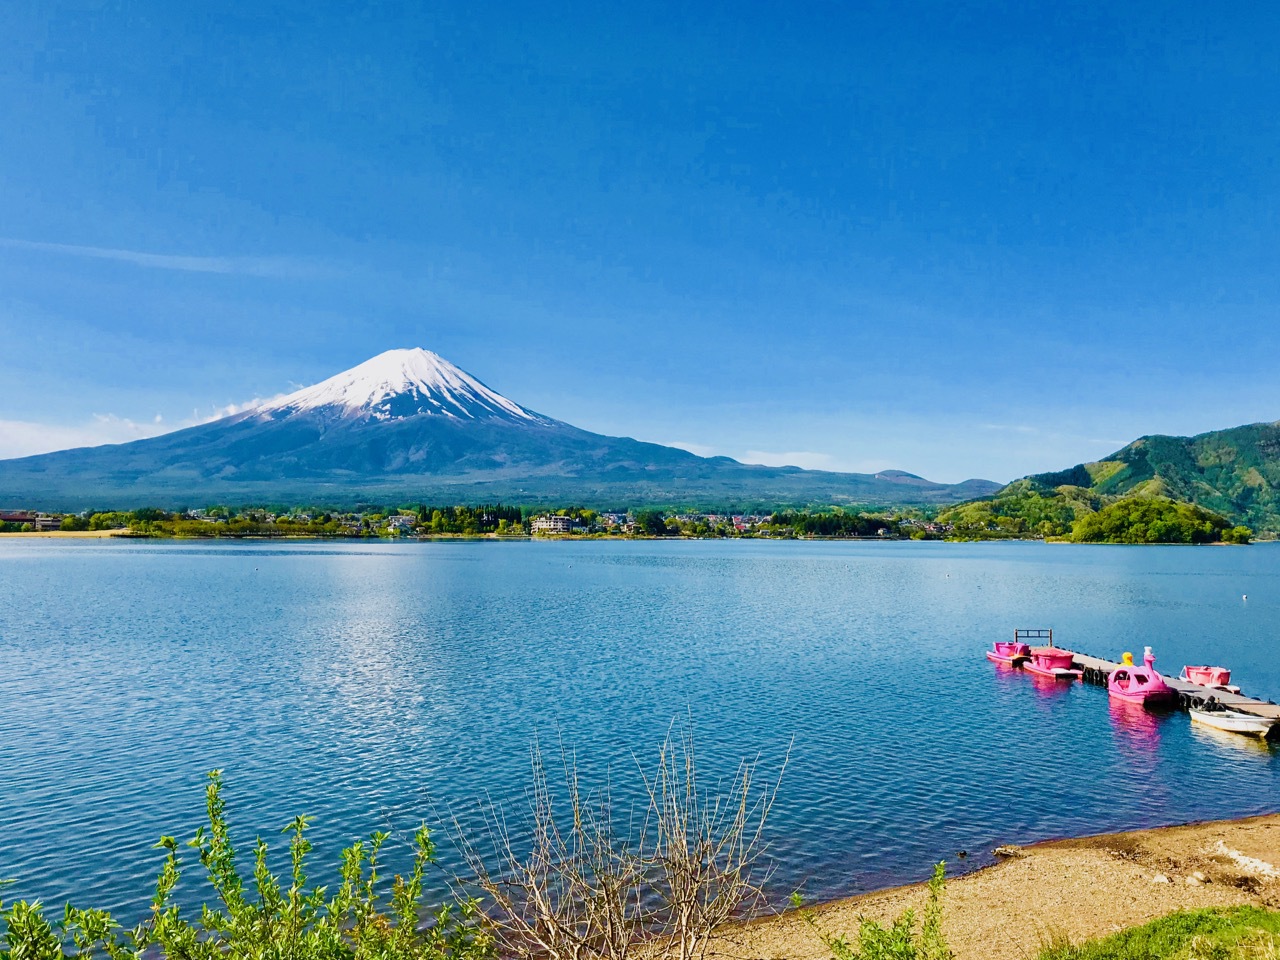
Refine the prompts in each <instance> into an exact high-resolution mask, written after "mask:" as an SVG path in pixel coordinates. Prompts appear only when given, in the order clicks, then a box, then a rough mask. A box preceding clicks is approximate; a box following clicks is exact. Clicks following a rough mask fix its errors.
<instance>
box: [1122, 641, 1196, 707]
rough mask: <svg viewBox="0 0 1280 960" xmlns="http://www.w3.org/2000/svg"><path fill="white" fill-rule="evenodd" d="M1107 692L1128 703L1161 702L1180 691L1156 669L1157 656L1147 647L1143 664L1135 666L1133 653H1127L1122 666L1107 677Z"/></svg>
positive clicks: (1173, 696)
mask: <svg viewBox="0 0 1280 960" xmlns="http://www.w3.org/2000/svg"><path fill="white" fill-rule="evenodd" d="M1107 693H1109V694H1110V695H1111V696H1113V697H1115V698H1116V699H1117V700H1124V701H1126V702H1128V703H1141V704H1147V703H1160V702H1162V701H1166V700H1172V699H1174V698H1176V697H1177V696H1178V692H1177V691H1176V690H1174V689H1173V687H1171V686H1169V684H1167V683H1165V682H1164V677H1162V676H1160V674H1159V673H1158V672H1157V671H1156V658H1155V657H1154V656H1153V655H1152V653H1151V648H1150V647H1147V648H1146V651H1145V652H1144V653H1143V656H1142V666H1140V667H1139V666H1135V665H1134V662H1133V654H1130V653H1126V654H1125V655H1124V660H1123V661H1122V662H1121V664H1120V666H1118V667H1116V668H1115V669H1114V670H1112V671H1111V676H1110V677H1108V678H1107Z"/></svg>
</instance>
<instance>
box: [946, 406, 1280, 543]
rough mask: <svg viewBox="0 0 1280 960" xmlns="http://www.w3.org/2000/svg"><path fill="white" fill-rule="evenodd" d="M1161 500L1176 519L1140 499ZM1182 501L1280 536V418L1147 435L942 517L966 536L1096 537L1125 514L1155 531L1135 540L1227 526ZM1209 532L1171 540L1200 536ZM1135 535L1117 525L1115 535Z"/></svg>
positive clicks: (1110, 536) (1019, 482) (1018, 483)
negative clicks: (1158, 528)
mask: <svg viewBox="0 0 1280 960" xmlns="http://www.w3.org/2000/svg"><path fill="white" fill-rule="evenodd" d="M1157 500H1159V501H1163V502H1164V504H1165V506H1164V507H1162V508H1161V509H1162V510H1163V511H1164V513H1166V514H1168V516H1162V517H1160V518H1153V517H1149V516H1147V513H1149V512H1150V510H1149V508H1148V506H1146V505H1144V504H1142V503H1138V502H1137V501H1157ZM1178 504H1183V505H1192V506H1194V507H1196V508H1199V509H1200V510H1203V511H1210V512H1211V513H1212V514H1217V515H1218V516H1219V517H1221V518H1223V520H1224V521H1226V522H1229V524H1239V525H1243V526H1246V527H1249V528H1251V529H1252V531H1253V532H1254V533H1255V534H1262V533H1265V534H1268V535H1280V423H1255V424H1250V425H1248V426H1243V427H1233V428H1232V429H1230V430H1216V431H1214V432H1212V433H1202V434H1200V435H1199V436H1195V437H1166V436H1150V437H1143V438H1141V439H1140V440H1135V441H1134V442H1133V443H1131V444H1129V445H1128V446H1126V447H1124V448H1123V449H1121V450H1118V451H1116V452H1115V453H1114V454H1112V455H1111V456H1109V457H1107V458H1106V459H1105V460H1100V461H1098V462H1096V463H1082V464H1077V465H1076V466H1074V467H1071V468H1070V469H1067V470H1060V471H1058V472H1056V473H1040V474H1034V475H1032V476H1029V477H1024V478H1023V479H1021V480H1015V481H1014V482H1013V483H1011V484H1009V485H1008V486H1006V487H1005V488H1004V489H1002V490H1000V491H999V492H998V493H996V494H995V495H994V496H992V497H988V498H984V499H982V500H976V501H971V502H970V503H966V504H961V505H960V506H957V507H952V508H950V509H947V510H945V511H943V513H941V514H940V515H939V517H938V519H939V521H941V522H943V523H945V524H947V525H948V526H950V527H951V528H952V529H953V533H954V535H955V536H957V537H990V536H996V537H1000V536H1027V535H1032V536H1036V535H1038V536H1045V537H1071V538H1073V539H1095V538H1094V536H1093V534H1094V533H1096V532H1097V531H1094V530H1093V527H1095V526H1097V525H1098V524H1099V523H1101V522H1103V521H1106V522H1111V521H1112V520H1115V519H1116V518H1122V519H1123V520H1124V524H1127V525H1129V526H1133V527H1135V528H1136V527H1137V526H1138V525H1142V526H1143V527H1144V529H1145V530H1146V531H1147V532H1146V533H1142V535H1141V536H1137V535H1135V537H1134V539H1133V540H1132V541H1130V542H1146V541H1149V540H1150V539H1152V535H1151V534H1150V528H1151V526H1150V525H1151V523H1152V522H1158V523H1159V524H1168V523H1174V524H1175V526H1187V525H1188V524H1189V523H1191V521H1192V520H1194V522H1195V523H1199V524H1201V525H1204V524H1208V526H1207V527H1206V528H1205V529H1206V530H1208V529H1209V527H1212V528H1213V529H1214V530H1218V528H1219V527H1223V524H1220V523H1218V522H1217V521H1216V520H1210V519H1209V518H1207V517H1205V516H1201V515H1199V514H1194V515H1193V514H1186V515H1185V516H1183V514H1182V513H1178V512H1177V511H1174V510H1172V506H1174V505H1178ZM1183 513H1185V511H1183ZM1103 514H1105V516H1103ZM1175 514H1177V516H1176V517H1175ZM1229 524H1228V526H1229ZM1223 528H1224V529H1225V528H1226V527H1223ZM1162 529H1163V528H1162ZM1187 529H1188V530H1189V529H1190V526H1187ZM1219 532H1221V531H1219ZM1201 533H1204V531H1200V532H1197V533H1196V534H1195V537H1192V536H1191V535H1190V534H1188V537H1187V538H1180V537H1172V536H1171V537H1170V539H1171V541H1176V540H1179V539H1186V540H1187V542H1190V541H1191V540H1193V539H1195V538H1196V537H1199V536H1200V535H1201ZM1205 535H1207V534H1205ZM1127 536H1128V535H1127V534H1125V535H1121V534H1118V533H1116V532H1115V531H1111V532H1110V533H1109V534H1108V535H1107V537H1106V538H1105V539H1113V540H1121V541H1124V540H1126V537H1127ZM1159 539H1165V537H1164V534H1161V535H1160V537H1159Z"/></svg>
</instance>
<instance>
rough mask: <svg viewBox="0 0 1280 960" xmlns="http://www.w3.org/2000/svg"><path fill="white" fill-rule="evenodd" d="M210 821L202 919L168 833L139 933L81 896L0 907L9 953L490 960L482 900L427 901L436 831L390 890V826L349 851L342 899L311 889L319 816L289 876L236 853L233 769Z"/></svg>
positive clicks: (258, 848)
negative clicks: (193, 912)
mask: <svg viewBox="0 0 1280 960" xmlns="http://www.w3.org/2000/svg"><path fill="white" fill-rule="evenodd" d="M206 808H207V812H208V818H209V823H208V827H207V828H206V827H201V828H200V829H199V830H197V831H196V835H195V837H194V838H193V839H192V840H190V841H189V842H188V843H187V844H186V846H187V847H189V848H191V849H193V850H195V851H196V853H197V856H198V858H199V861H200V864H201V866H202V867H203V868H204V871H205V874H206V876H207V879H208V881H209V883H210V885H211V886H212V888H213V893H214V897H212V898H211V901H210V902H206V903H204V904H203V905H202V906H201V908H200V911H199V916H198V917H195V918H188V917H187V916H186V915H185V914H184V911H183V908H182V907H181V906H180V905H179V904H178V902H177V901H176V900H175V897H174V891H175V888H176V887H177V886H178V882H179V880H180V879H181V877H182V857H181V855H180V849H181V845H180V844H179V843H178V841H177V840H175V839H174V838H173V837H168V836H166V837H162V838H161V839H160V842H159V843H158V844H156V846H157V848H159V849H163V850H165V851H166V856H165V860H164V863H163V865H162V866H161V868H160V875H159V878H158V879H157V881H156V892H155V897H154V898H153V900H152V903H151V914H150V916H149V917H147V918H146V919H145V920H143V921H142V922H141V923H139V924H138V925H137V926H135V927H133V928H131V929H124V928H122V927H121V926H120V925H119V924H118V923H117V922H116V921H115V920H114V919H113V918H112V917H111V915H110V914H109V913H107V912H106V911H104V910H93V909H89V910H82V909H77V908H75V907H73V906H71V905H70V904H68V905H67V907H66V910H65V911H64V913H63V916H62V918H61V919H60V920H58V921H51V920H49V919H48V918H46V917H45V915H44V912H43V909H42V907H41V904H40V903H39V902H38V901H37V902H35V903H27V902H25V901H20V902H17V903H14V904H12V905H11V906H9V907H8V908H7V909H6V908H4V906H3V904H0V960H63V958H65V957H77V958H90V957H95V956H97V955H99V954H101V955H104V956H105V957H106V958H108V960H140V958H141V957H143V956H144V955H145V956H147V957H154V956H156V955H157V954H159V955H163V956H165V957H172V958H182V960H226V958H252V960H490V958H491V957H492V956H493V943H492V939H491V938H490V936H489V935H488V933H487V931H486V927H485V925H484V924H483V923H481V922H480V921H481V920H482V917H481V915H480V911H479V907H478V904H477V902H476V901H475V900H473V899H472V900H462V901H456V902H450V903H444V904H442V905H440V906H438V907H437V908H435V909H434V910H428V908H427V907H426V905H425V902H424V901H425V894H424V889H423V876H424V874H425V871H426V869H427V867H428V866H430V865H431V864H433V863H434V862H435V847H434V844H433V843H432V840H431V837H430V834H429V832H428V830H427V829H426V827H420V828H419V829H418V830H417V832H416V833H415V835H414V846H415V855H414V860H413V867H412V869H411V870H410V872H409V875H408V876H407V877H401V876H396V877H394V878H392V880H391V882H390V885H389V886H390V896H389V898H388V897H387V896H386V895H385V888H386V887H387V886H388V884H387V883H386V881H385V879H384V878H383V877H382V876H381V874H380V873H379V855H380V852H381V850H382V847H383V845H384V844H385V843H386V841H387V840H388V839H389V834H387V833H384V832H378V833H374V834H372V835H371V836H370V837H369V839H368V840H367V841H364V840H361V841H357V842H356V843H354V844H352V845H351V846H350V847H348V848H347V849H345V850H344V851H343V852H342V866H341V871H340V878H341V882H340V884H339V885H338V888H337V890H336V891H335V892H334V894H333V895H332V896H329V895H328V891H327V889H326V888H325V887H323V886H308V884H307V875H306V858H307V854H308V853H310V852H311V842H310V841H309V840H308V839H307V836H306V830H307V825H308V823H309V818H308V817H305V816H299V817H296V818H295V819H294V820H293V822H292V823H290V824H289V825H288V826H287V827H285V828H284V830H283V831H282V832H284V833H287V834H289V835H290V839H289V849H290V859H291V864H292V869H291V870H290V874H289V876H288V877H287V878H283V879H282V878H281V877H279V876H277V875H275V874H274V873H272V872H271V870H270V869H269V868H268V866H267V844H266V843H265V842H264V841H262V840H261V839H259V840H258V841H257V843H256V844H255V846H254V860H253V869H252V873H251V876H249V877H245V876H243V875H242V873H241V870H240V868H239V866H238V864H237V861H236V851H235V848H234V847H233V845H232V842H231V837H230V833H229V829H228V824H227V816H226V804H225V801H224V800H223V797H222V776H221V774H220V772H219V771H216V770H215V771H213V772H212V773H210V774H209V785H208V788H207V791H206Z"/></svg>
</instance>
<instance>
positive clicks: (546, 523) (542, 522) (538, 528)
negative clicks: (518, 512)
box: [529, 517, 573, 533]
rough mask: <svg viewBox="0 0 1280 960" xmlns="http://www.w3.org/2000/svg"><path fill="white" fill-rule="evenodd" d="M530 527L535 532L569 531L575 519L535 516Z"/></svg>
mask: <svg viewBox="0 0 1280 960" xmlns="http://www.w3.org/2000/svg"><path fill="white" fill-rule="evenodd" d="M529 528H530V529H531V530H532V531H533V532H534V533H568V532H569V531H570V530H572V529H573V521H572V520H571V519H570V518H569V517H534V518H533V523H532V524H530V525H529Z"/></svg>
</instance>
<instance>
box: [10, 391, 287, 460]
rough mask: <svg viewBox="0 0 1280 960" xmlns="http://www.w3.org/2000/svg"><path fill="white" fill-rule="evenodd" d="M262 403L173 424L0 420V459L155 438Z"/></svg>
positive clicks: (97, 418) (104, 416)
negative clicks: (62, 422)
mask: <svg viewBox="0 0 1280 960" xmlns="http://www.w3.org/2000/svg"><path fill="white" fill-rule="evenodd" d="M280 396H283V394H280ZM270 399H277V398H276V397H272V398H270ZM266 402H267V400H264V399H263V398H261V397H255V398H254V399H252V400H249V401H247V402H246V403H228V404H227V405H226V406H221V407H213V408H212V409H210V410H207V411H203V412H202V411H200V410H192V411H191V416H190V417H187V418H185V419H183V420H179V421H174V422H169V421H166V420H165V419H164V417H163V416H162V415H161V414H158V413H157V414H156V415H155V417H154V418H153V419H151V420H146V421H138V420H132V419H130V418H128V417H120V416H116V415H115V414H114V413H95V414H94V415H93V417H92V418H91V419H90V420H89V421H88V422H87V423H79V424H53V423H35V422H32V421H29V420H0V460H8V459H12V458H13V457H31V456H35V455H36V454H39V453H53V452H54V451H56V450H71V449H73V448H76V447H100V446H102V445H104V444H108V443H128V442H129V441H130V440H144V439H146V438H147V437H158V436H160V435H161V434H164V433H172V432H173V431H175V430H183V429H185V428H187V427H195V426H199V425H200V424H202V423H212V422H213V421H214V420H221V419H222V418H223V417H230V416H234V415H235V414H237V413H244V412H246V411H248V410H252V409H254V408H255V407H259V406H261V405H262V404H263V403H266Z"/></svg>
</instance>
